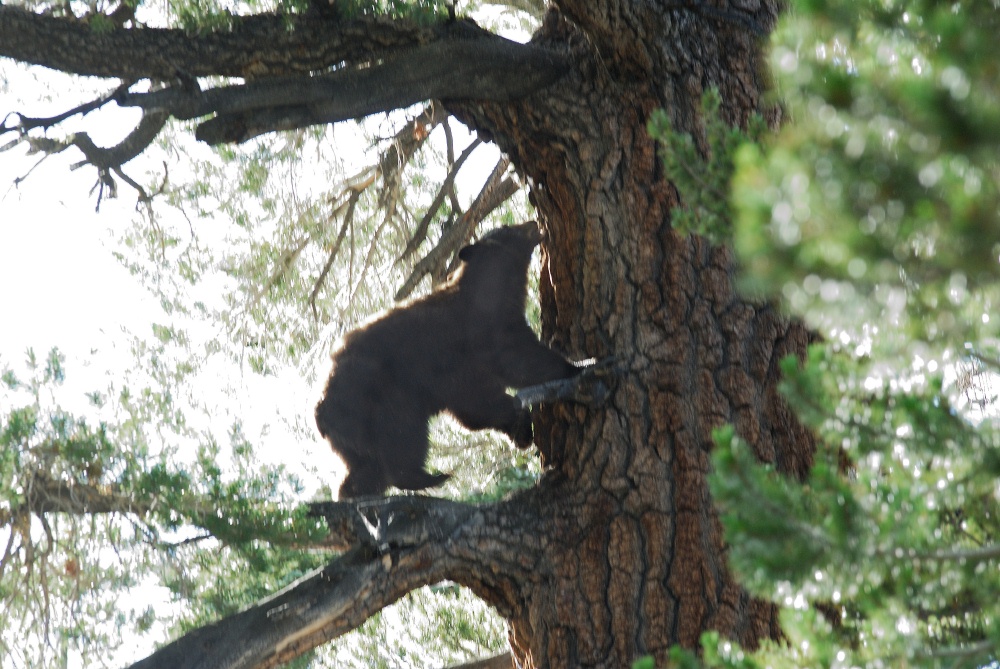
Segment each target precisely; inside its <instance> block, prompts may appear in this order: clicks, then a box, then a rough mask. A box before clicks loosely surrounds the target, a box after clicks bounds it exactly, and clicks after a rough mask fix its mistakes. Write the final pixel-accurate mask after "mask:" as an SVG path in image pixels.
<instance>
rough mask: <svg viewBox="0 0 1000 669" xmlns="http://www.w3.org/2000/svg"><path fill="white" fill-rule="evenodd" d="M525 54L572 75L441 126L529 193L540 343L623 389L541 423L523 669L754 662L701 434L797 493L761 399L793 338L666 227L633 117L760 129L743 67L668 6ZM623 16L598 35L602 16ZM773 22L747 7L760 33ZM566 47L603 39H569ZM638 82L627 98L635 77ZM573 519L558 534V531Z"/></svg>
mask: <svg viewBox="0 0 1000 669" xmlns="http://www.w3.org/2000/svg"><path fill="white" fill-rule="evenodd" d="M560 6H561V7H562V8H563V9H564V11H565V12H566V14H567V15H568V16H571V17H573V18H574V19H575V20H576V21H577V24H576V25H574V24H573V23H570V22H569V21H568V20H565V17H560V16H559V15H558V14H556V13H550V14H549V16H548V18H547V21H546V24H545V28H544V30H543V31H542V33H541V34H540V35H539V36H538V38H537V40H536V41H537V42H539V43H541V44H544V45H546V46H548V47H549V48H563V49H566V50H567V52H568V53H569V54H570V58H571V60H573V62H574V63H575V64H576V68H575V70H574V71H573V72H572V73H571V74H570V75H568V76H567V77H565V78H563V79H561V80H560V81H559V82H557V83H556V84H555V85H553V86H551V87H550V88H549V89H547V90H546V91H545V94H544V95H536V96H533V97H532V98H531V99H530V101H527V102H524V103H515V104H512V105H503V106H500V105H494V104H489V103H480V104H453V105H451V107H450V109H451V110H452V111H453V112H455V113H456V114H457V115H458V116H459V117H460V118H462V119H463V120H465V121H466V122H467V123H469V124H470V125H472V126H474V127H480V128H485V129H488V131H489V133H490V135H491V136H492V137H493V138H494V139H495V141H496V142H497V143H498V144H499V145H500V147H501V148H502V149H503V150H504V151H505V152H507V153H508V154H509V155H510V156H511V158H512V162H513V163H514V164H515V165H516V166H518V168H519V169H520V170H521V171H522V172H523V173H524V175H525V176H526V177H527V178H528V181H529V184H530V185H531V196H532V200H533V202H534V204H535V205H536V207H537V208H538V213H539V220H540V221H541V222H542V224H543V225H544V226H545V228H546V231H547V239H546V242H545V248H544V259H543V277H542V285H541V291H542V294H541V298H542V313H543V315H544V317H543V339H546V340H548V341H549V342H550V343H551V344H553V345H555V346H556V347H557V348H559V349H561V350H563V351H565V352H566V353H567V354H568V355H569V357H570V358H581V357H590V356H593V357H597V358H603V357H615V358H616V359H618V360H620V361H621V360H625V361H627V363H626V364H625V366H626V372H625V374H624V376H623V377H622V378H621V379H620V380H619V382H618V384H617V386H616V388H615V390H614V391H613V393H612V395H611V398H610V401H609V402H608V404H607V405H606V406H605V407H604V408H603V409H601V410H595V409H583V408H580V407H576V406H572V405H557V406H553V407H550V408H547V409H543V410H542V411H540V412H539V415H538V417H537V419H536V428H537V430H536V442H537V443H539V444H540V448H541V450H542V453H543V457H544V459H545V462H546V464H547V465H549V466H551V467H552V468H553V470H552V473H551V475H550V476H546V478H545V479H544V480H543V482H542V485H541V486H540V488H539V493H538V494H539V495H542V496H544V497H545V499H546V502H547V504H549V505H551V508H552V512H551V515H550V516H549V517H548V518H549V521H550V522H548V523H547V524H546V527H545V528H543V529H542V532H543V535H542V536H545V537H547V538H548V542H547V547H546V549H545V551H544V558H543V565H541V566H540V567H539V568H538V569H537V570H536V571H535V572H534V573H535V574H546V577H540V578H536V580H535V587H534V588H533V589H532V591H531V596H530V598H529V599H527V600H525V602H524V608H523V609H522V610H520V611H518V613H517V615H516V616H514V617H513V619H512V620H511V622H510V638H511V645H512V649H513V652H514V656H515V658H516V659H517V660H518V662H520V664H521V666H525V667H542V666H567V667H569V666H627V665H628V663H629V662H631V661H632V660H634V659H635V657H636V656H637V655H639V654H643V653H651V654H653V655H654V656H655V657H656V658H657V661H658V662H663V661H664V660H665V658H666V653H667V649H668V647H669V645H670V644H671V643H674V642H679V643H681V644H683V645H685V646H688V647H696V646H697V642H698V636H699V635H700V634H701V632H702V631H704V630H706V629H716V630H719V631H720V632H721V633H722V634H723V635H725V636H728V637H730V638H733V639H736V640H737V641H739V642H740V643H742V644H744V645H745V646H747V647H750V648H753V647H755V646H756V645H757V644H759V642H760V641H762V640H764V639H777V638H780V635H781V632H780V628H779V626H778V620H777V610H776V607H774V606H773V605H772V604H770V603H768V602H764V601H760V600H756V599H753V598H751V597H750V596H749V595H748V594H747V593H746V591H745V590H744V589H743V588H741V587H740V585H739V584H738V583H736V581H735V580H734V579H733V577H732V575H731V574H730V573H729V571H728V569H727V566H726V561H725V545H724V542H723V538H722V532H721V527H720V524H719V521H718V517H717V515H716V513H715V510H714V509H713V506H712V502H711V498H710V494H709V491H708V487H707V484H706V478H705V477H706V474H707V472H708V471H709V466H710V460H709V455H710V451H711V449H712V441H711V431H712V429H713V428H715V427H717V426H719V425H721V424H723V423H725V422H732V423H734V424H735V426H736V428H737V431H738V432H739V434H740V435H741V436H743V437H744V438H745V439H746V440H747V441H748V442H749V443H750V444H751V446H752V447H753V449H754V451H755V453H756V454H757V456H758V457H760V459H761V460H763V461H766V462H772V463H774V464H775V465H776V466H777V467H778V468H779V470H781V471H783V472H785V473H787V474H789V475H791V476H802V475H803V474H804V473H805V472H806V471H807V469H808V467H809V466H810V464H811V461H812V454H813V448H814V442H813V439H812V437H811V435H810V434H808V433H807V432H806V431H805V430H804V429H803V428H802V427H801V426H800V425H799V424H798V423H797V421H796V420H795V419H794V417H793V416H792V414H791V413H790V411H789V410H788V408H787V406H786V405H785V404H784V402H783V401H782V400H781V398H780V396H779V395H778V393H777V390H776V385H777V381H778V378H779V371H778V367H777V363H778V361H779V360H780V359H781V357H783V356H784V355H787V354H789V353H795V354H798V355H802V354H803V353H804V351H805V346H806V345H807V343H808V342H809V341H810V337H811V335H810V334H809V332H808V331H807V330H806V329H805V328H804V327H803V326H802V325H801V324H798V323H791V322H789V321H788V320H786V319H785V318H783V317H782V316H781V315H780V314H779V313H777V312H776V311H775V310H774V309H772V308H771V307H769V306H767V305H762V304H754V303H752V302H748V301H746V300H744V299H742V298H741V297H740V296H738V295H737V294H736V293H735V291H734V286H733V278H734V273H735V266H734V258H733V256H732V253H731V252H730V251H729V250H728V249H725V248H719V247H713V246H711V245H710V244H708V243H706V242H705V241H704V240H701V239H697V238H691V239H685V238H681V237H679V236H678V235H676V234H675V233H674V232H673V231H672V229H671V227H670V209H671V208H672V207H673V206H675V205H676V204H677V194H676V192H675V191H674V189H673V188H672V187H671V186H670V184H669V183H668V182H667V181H666V180H665V178H664V175H663V174H662V168H661V166H660V164H659V161H658V160H657V158H656V147H655V146H654V145H653V143H652V142H651V141H650V139H649V138H648V136H647V135H646V133H645V120H646V118H648V114H649V112H650V111H651V110H652V109H655V108H657V107H664V108H666V109H667V110H668V112H669V113H670V115H671V118H672V120H673V122H674V123H675V124H676V126H677V127H679V128H682V129H685V130H689V131H693V132H695V133H697V132H698V129H699V125H698V121H697V118H698V104H699V100H700V98H701V95H702V92H703V91H704V90H705V89H706V88H707V87H709V86H716V87H718V88H719V90H720V92H721V94H722V99H723V105H722V111H723V113H724V114H725V116H726V118H727V120H729V121H730V122H732V123H744V122H746V120H747V119H748V118H749V115H750V114H752V113H753V112H755V111H761V112H763V113H765V115H766V116H767V117H769V118H770V119H771V120H772V122H774V121H775V120H776V115H777V111H776V110H773V109H766V108H765V107H764V105H763V103H762V102H761V93H762V90H763V88H764V81H763V78H762V77H761V76H760V74H759V69H758V68H759V58H760V56H759V45H758V43H757V39H756V37H755V35H754V34H753V31H748V30H746V28H745V26H744V25H743V24H742V22H741V21H739V20H733V21H726V20H720V19H719V18H718V17H717V16H712V17H706V16H704V15H702V14H699V13H697V12H696V11H693V10H691V11H689V10H688V9H685V8H684V7H683V6H681V5H679V4H678V5H676V6H668V7H667V8H666V9H664V8H658V7H654V6H651V5H648V4H642V3H615V2H587V3H575V2H565V3H560ZM623 6H624V7H625V8H627V10H628V11H630V12H633V14H632V15H631V16H628V17H626V18H627V22H625V23H623V24H620V25H619V24H615V23H614V20H613V18H609V17H615V16H616V12H617V11H619V10H621V9H622V8H623ZM776 13H777V6H776V3H773V2H763V3H758V9H757V11H756V12H754V13H753V15H752V17H751V18H752V20H753V22H754V24H755V25H761V26H767V27H770V26H772V25H773V23H774V20H775V17H776ZM578 25H583V26H587V27H591V26H595V27H596V26H601V27H603V29H602V30H589V31H588V32H587V37H588V38H589V39H583V35H582V34H581V32H580V30H579V28H578ZM639 72H641V76H638V73H639ZM558 519H571V521H572V522H569V523H566V522H559V520H558Z"/></svg>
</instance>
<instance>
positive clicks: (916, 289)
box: [711, 0, 1000, 667]
mask: <svg viewBox="0 0 1000 669" xmlns="http://www.w3.org/2000/svg"><path fill="white" fill-rule="evenodd" d="M795 5H796V6H795V7H794V8H793V10H792V12H790V14H789V15H788V17H787V18H786V19H785V20H784V21H783V22H782V24H781V26H780V27H779V29H778V31H777V33H776V36H775V43H774V48H773V55H772V59H773V63H774V69H775V72H776V75H777V77H778V84H779V91H780V94H781V97H782V99H783V101H784V102H785V104H786V105H787V109H788V111H789V115H790V117H791V121H790V122H789V123H788V124H787V125H786V126H785V127H784V128H783V129H782V131H781V132H780V133H778V134H777V135H776V136H775V137H773V138H770V139H768V140H767V141H766V142H764V143H763V145H744V146H742V147H741V148H740V149H739V150H738V151H737V153H736V164H737V171H736V175H735V177H734V179H733V188H734V202H735V211H736V217H735V220H736V227H735V231H734V239H735V245H736V248H737V251H738V253H739V255H740V258H741V263H742V265H743V267H744V269H745V273H744V277H743V281H744V287H746V288H749V289H750V290H752V291H753V292H755V293H759V292H763V293H766V294H770V295H776V296H780V297H781V298H782V299H783V301H784V303H785V305H786V306H787V307H788V308H789V309H790V311H791V312H792V313H794V314H797V315H801V316H804V317H805V318H806V319H807V320H808V322H809V323H810V324H811V325H813V326H814V327H816V328H818V329H819V330H820V331H821V333H822V334H823V335H824V336H825V338H826V341H827V343H826V344H823V345H817V346H814V347H813V348H811V349H810V351H809V354H808V357H807V358H806V360H804V361H799V360H797V359H794V358H790V359H788V360H785V361H783V362H782V366H781V367H782V373H783V376H784V383H783V386H782V393H783V395H784V397H785V398H786V400H787V402H788V404H789V405H790V406H791V408H792V409H793V410H794V411H795V413H796V414H797V415H798V417H799V419H800V420H801V421H802V422H803V424H804V425H806V426H807V427H808V428H810V429H811V430H812V432H813V433H814V434H815V435H816V437H817V442H818V450H817V453H816V461H815V464H814V466H813V467H812V469H811V471H810V473H809V476H808V478H807V480H806V481H804V482H798V481H792V480H788V479H787V478H785V477H783V476H779V475H777V474H776V473H775V472H774V471H773V469H772V468H771V467H768V466H762V465H760V464H758V461H757V458H756V457H755V456H754V454H753V453H752V452H751V450H750V448H749V447H748V446H747V444H746V443H744V442H743V441H742V440H740V439H739V438H737V437H736V436H735V435H734V433H733V431H732V429H731V428H730V429H726V430H720V431H719V432H718V433H717V434H716V444H717V449H716V452H715V454H714V465H715V472H714V474H713V475H712V477H711V487H712V492H713V495H714V496H715V499H716V500H717V503H718V505H719V508H720V510H721V513H722V522H723V525H724V528H725V530H726V536H727V541H728V542H729V544H730V545H731V552H730V562H731V564H732V565H733V567H734V568H735V569H736V571H737V572H738V573H739V574H740V576H741V578H743V579H744V582H745V583H747V585H748V586H749V587H750V588H751V589H752V590H753V591H754V592H755V593H757V594H758V595H761V596H764V597H769V598H771V599H773V600H775V601H777V602H778V603H780V604H781V605H782V606H783V607H784V611H783V615H782V624H783V629H784V631H785V633H786V635H787V637H788V644H787V645H786V646H784V647H782V648H777V649H775V648H770V649H767V650H766V651H763V652H762V653H760V654H759V655H758V658H759V659H760V660H761V661H764V662H766V663H767V664H769V665H771V666H873V667H874V666H982V665H984V664H988V663H990V662H992V661H995V659H996V657H997V655H998V649H1000V625H998V621H1000V605H998V602H1000V576H998V571H997V565H998V562H1000V497H998V493H997V491H998V488H997V481H998V480H1000V456H998V455H997V454H998V453H1000V430H998V422H997V410H998V408H1000V407H998V405H997V402H996V390H995V389H996V388H997V383H998V379H1000V376H998V375H1000V364H998V363H1000V356H998V342H1000V336H998V335H1000V332H998V320H997V318H996V316H995V314H996V312H997V309H996V304H997V300H998V299H1000V264H998V257H1000V197H998V196H1000V170H998V163H997V156H998V155H1000V150H998V149H1000V130H998V128H1000V105H998V104H997V103H998V99H1000V77H998V76H997V75H998V67H997V61H996V59H995V58H993V57H992V55H991V54H992V51H993V42H994V41H995V39H996V35H997V34H1000V18H998V13H997V11H996V10H997V7H996V5H995V3H962V4H955V3H934V2H924V1H919V0H915V1H890V2H882V1H878V2H862V3H848V2H842V1H833V0H829V1H825V2H824V1H816V0H811V1H802V2H798V3H795ZM819 611H825V612H826V613H825V614H823V613H819Z"/></svg>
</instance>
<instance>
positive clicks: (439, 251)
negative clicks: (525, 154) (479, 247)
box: [395, 158, 519, 301]
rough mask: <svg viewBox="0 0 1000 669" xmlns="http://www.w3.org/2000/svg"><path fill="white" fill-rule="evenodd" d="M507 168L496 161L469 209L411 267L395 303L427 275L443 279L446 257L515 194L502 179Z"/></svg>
mask: <svg viewBox="0 0 1000 669" xmlns="http://www.w3.org/2000/svg"><path fill="white" fill-rule="evenodd" d="M509 166H510V161H509V160H508V159H507V158H501V159H500V161H499V162H497V164H496V166H495V167H494V168H493V172H492V173H491V174H490V176H489V178H488V179H487V180H486V184H485V185H484V186H483V188H482V190H480V191H479V195H477V196H476V199H475V200H474V201H473V203H472V206H470V207H469V210H468V211H467V212H465V214H463V215H462V217H461V218H460V219H459V220H458V221H457V222H456V223H455V224H454V225H452V226H451V227H450V228H448V229H447V230H445V232H444V234H443V235H441V239H440V240H439V241H438V243H437V245H436V246H435V247H434V248H433V249H431V250H430V251H429V252H428V253H427V255H426V256H424V257H423V258H422V259H421V260H420V262H418V263H417V264H416V266H414V268H413V271H412V272H411V273H410V276H409V277H408V278H407V279H406V281H405V282H403V285H402V286H401V287H400V289H399V290H398V291H397V292H396V296H395V299H396V300H397V301H398V300H404V299H406V298H407V297H409V295H410V293H412V292H413V290H414V289H415V288H416V287H417V284H418V283H420V280H421V279H423V278H424V277H425V276H428V275H429V276H430V277H431V279H432V280H434V281H440V280H441V279H442V278H444V275H445V274H446V272H445V268H446V261H447V260H448V258H450V257H452V256H454V255H455V253H457V252H458V250H459V249H460V248H461V247H463V246H465V245H466V244H467V243H468V241H469V239H470V238H471V237H472V233H473V231H475V229H476V226H478V225H479V223H481V222H482V221H483V220H484V219H485V218H486V217H487V216H488V215H489V214H490V212H492V211H493V210H494V209H496V208H497V207H499V206H500V205H501V204H503V203H504V202H505V201H506V200H507V199H508V198H510V197H511V196H512V195H513V194H514V193H516V192H517V189H518V188H519V186H518V185H517V183H515V182H514V180H513V179H511V178H510V177H506V178H504V177H503V175H504V173H506V171H507V168H508V167H509Z"/></svg>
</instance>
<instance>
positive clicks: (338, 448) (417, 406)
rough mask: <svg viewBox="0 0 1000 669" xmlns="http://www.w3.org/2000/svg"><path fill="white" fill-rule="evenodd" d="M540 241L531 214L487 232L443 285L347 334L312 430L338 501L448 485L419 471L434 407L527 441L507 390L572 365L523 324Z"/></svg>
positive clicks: (523, 418)
mask: <svg viewBox="0 0 1000 669" xmlns="http://www.w3.org/2000/svg"><path fill="white" fill-rule="evenodd" d="M540 239H541V237H540V234H539V231H538V226H537V225H536V224H535V223H534V221H529V222H528V223H524V224H522V225H516V226H508V227H504V228H500V229H499V230H495V231H493V232H491V233H490V234H488V235H486V236H485V237H483V239H481V240H480V241H479V242H477V243H476V244H473V245H471V246H467V247H465V248H463V249H462V250H461V251H460V252H459V258H460V259H461V260H462V265H461V267H460V268H459V269H458V271H457V272H456V273H455V276H454V278H452V280H451V281H449V283H447V284H446V285H444V286H442V287H441V288H439V289H438V290H436V291H434V292H433V293H431V294H430V295H428V296H427V297H425V298H423V299H421V300H417V301H415V302H413V303H411V304H409V305H407V306H404V307H398V308H396V309H393V310H391V311H389V312H388V313H387V314H385V315H384V316H382V317H381V318H379V319H377V320H375V321H372V322H371V323H369V324H367V325H365V326H363V327H361V328H359V329H357V330H355V331H354V332H351V333H350V334H348V335H347V336H346V337H345V338H344V341H343V344H342V345H341V347H340V349H339V350H338V351H337V352H336V353H334V355H333V370H332V371H331V372H330V378H329V380H328V381H327V385H326V390H325V391H324V394H323V398H322V399H321V400H320V402H319V404H317V405H316V425H317V426H318V427H319V431H320V433H321V434H322V435H323V436H324V437H326V438H327V439H328V440H329V441H330V445H331V446H332V447H333V450H334V452H336V453H337V454H339V455H340V456H341V457H342V458H343V459H344V462H345V463H346V464H347V469H348V475H347V478H346V479H344V482H343V484H342V485H341V487H340V498H341V499H345V498H349V497H358V496H362V495H381V494H383V493H384V492H385V489H386V488H387V487H388V486H390V485H393V486H396V487H397V488H403V489H406V490H422V489H424V488H429V487H431V486H435V485H438V484H440V483H442V482H444V481H445V480H446V479H447V478H448V475H447V474H430V473H428V472H427V471H426V470H425V469H424V461H425V460H426V458H427V449H428V441H427V421H428V419H429V418H430V417H431V416H433V415H435V414H437V413H440V412H442V411H448V412H450V413H451V414H452V415H453V416H454V417H455V418H457V419H458V421H459V422H460V423H462V425H464V426H465V427H467V428H469V429H470V430H482V429H486V428H494V429H497V430H501V431H503V432H505V433H507V434H508V435H509V436H510V438H511V439H512V440H514V442H515V443H516V444H517V445H518V446H519V447H521V448H525V447H527V446H528V445H530V444H531V439H532V436H531V418H530V414H529V413H528V411H527V410H526V409H523V408H521V406H520V403H519V402H518V401H517V400H515V399H514V398H513V397H511V396H510V395H508V394H507V393H506V389H507V388H523V387H525V386H531V385H535V384H538V383H543V382H545V381H551V380H554V379H562V378H568V377H571V376H573V375H575V374H576V373H577V372H578V371H579V370H578V369H577V367H576V366H574V365H573V364H572V363H570V362H568V361H567V360H566V359H565V358H563V357H562V356H561V355H559V354H558V353H556V352H555V351H552V350H551V349H549V348H548V347H546V346H544V345H543V344H541V343H540V342H539V341H538V338H537V337H536V336H535V333H534V332H533V331H532V330H531V328H530V327H528V324H527V323H526V322H525V320H524V302H525V295H526V285H527V270H528V263H529V262H530V260H531V254H532V251H533V250H534V248H535V246H537V245H538V242H539V241H540Z"/></svg>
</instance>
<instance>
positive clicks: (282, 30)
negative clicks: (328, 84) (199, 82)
mask: <svg viewBox="0 0 1000 669" xmlns="http://www.w3.org/2000/svg"><path fill="white" fill-rule="evenodd" d="M228 23H229V26H228V29H225V30H216V31H213V32H210V33H206V34H193V33H192V32H191V31H188V30H182V29H170V28H145V27H142V28H112V29H101V30H97V29H96V28H94V27H92V26H90V25H88V24H87V23H86V22H84V21H80V20H77V19H73V18H61V17H52V16H45V15H42V14H36V13H34V12H31V11H28V10H26V9H23V8H21V7H16V6H11V5H0V57H6V58H13V59H14V60H18V61H21V62H24V63H30V64H33V65H42V66H44V67H49V68H52V69H54V70H60V71H62V72H66V73H69V74H78V75H88V76H96V77H116V78H120V79H127V80H138V79H144V78H154V79H159V80H169V79H172V78H174V77H176V76H178V74H181V75H183V76H188V77H207V76H227V77H254V76H256V77H262V76H274V75H281V74H292V73H296V72H299V73H306V72H313V71H317V70H322V69H326V68H329V67H331V66H334V65H337V64H339V63H344V62H348V63H350V62H359V61H363V60H369V59H371V58H372V57H373V55H375V54H377V53H380V52H381V53H385V52H391V51H392V50H393V49H401V48H408V47H413V46H416V45H417V44H422V43H425V42H428V41H431V40H433V39H435V38H436V35H439V34H440V32H441V30H442V27H441V26H440V25H439V26H419V25H417V24H416V23H415V22H413V21H410V20H405V19H389V18H387V17H359V18H357V19H351V20H342V19H335V18H324V17H320V16H312V15H278V14H262V15H255V16H231V17H229V19H228Z"/></svg>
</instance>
